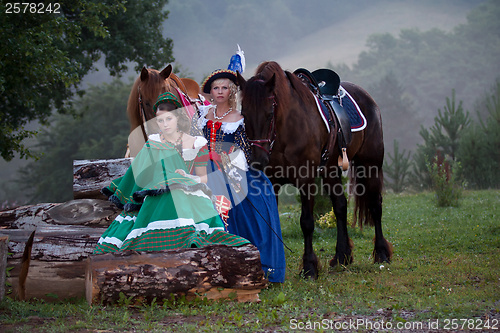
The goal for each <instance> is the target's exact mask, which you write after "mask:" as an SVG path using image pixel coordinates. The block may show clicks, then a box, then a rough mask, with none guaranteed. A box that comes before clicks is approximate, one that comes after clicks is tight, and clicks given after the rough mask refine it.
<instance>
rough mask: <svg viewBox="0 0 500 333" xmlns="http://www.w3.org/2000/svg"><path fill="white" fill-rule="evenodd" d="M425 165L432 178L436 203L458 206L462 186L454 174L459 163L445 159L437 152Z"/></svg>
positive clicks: (441, 205) (456, 172) (442, 205)
mask: <svg viewBox="0 0 500 333" xmlns="http://www.w3.org/2000/svg"><path fill="white" fill-rule="evenodd" d="M427 167H428V170H429V174H430V177H431V180H432V188H433V190H434V191H435V192H436V199H437V200H436V205H437V206H438V207H449V206H453V207H458V205H459V200H460V198H461V196H462V187H461V186H460V185H459V184H458V180H457V176H456V175H457V174H458V171H459V169H460V164H459V163H458V162H453V161H448V160H446V159H445V158H443V157H442V155H441V154H440V153H439V152H438V153H437V154H436V156H435V157H434V159H433V161H432V162H431V163H429V164H428V166H427Z"/></svg>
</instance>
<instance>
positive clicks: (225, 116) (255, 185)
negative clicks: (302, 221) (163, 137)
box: [192, 70, 286, 283]
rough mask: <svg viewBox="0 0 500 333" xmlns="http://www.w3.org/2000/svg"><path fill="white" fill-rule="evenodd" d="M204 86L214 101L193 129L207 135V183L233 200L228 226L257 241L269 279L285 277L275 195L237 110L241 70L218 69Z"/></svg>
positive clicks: (203, 108)
mask: <svg viewBox="0 0 500 333" xmlns="http://www.w3.org/2000/svg"><path fill="white" fill-rule="evenodd" d="M202 90H203V92H204V93H206V94H210V96H211V103H212V105H207V106H201V107H200V108H199V110H198V112H197V114H196V115H195V116H194V117H193V126H192V134H194V135H203V136H204V137H205V138H206V139H207V141H208V148H209V163H208V165H207V175H208V181H207V185H208V186H209V187H210V189H211V190H212V191H213V192H214V194H215V195H224V196H225V197H226V198H228V199H229V201H230V205H231V208H230V210H229V218H228V221H227V224H228V227H227V228H228V232H230V233H233V234H235V235H239V236H241V237H243V238H246V239H248V240H249V241H250V242H251V243H252V244H254V245H255V246H256V247H257V248H258V249H259V252H260V257H261V263H262V269H263V270H264V272H265V274H266V277H267V279H268V280H269V281H270V282H281V283H282V282H284V280H285V270H286V263H285V251H284V244H283V240H282V237H281V226H280V221H279V214H278V207H277V202H276V197H275V195H274V191H273V187H272V184H271V182H270V181H269V179H268V178H267V177H266V176H265V175H264V173H263V172H261V171H259V170H256V169H253V168H251V167H250V166H249V156H250V146H249V144H248V142H247V138H246V134H245V127H244V121H243V116H242V115H241V113H240V112H239V111H238V110H237V99H236V98H237V91H238V87H237V77H236V73H235V72H234V71H232V70H217V71H214V72H213V73H212V74H211V75H210V76H209V77H208V78H207V79H206V80H205V82H204V83H203V86H202Z"/></svg>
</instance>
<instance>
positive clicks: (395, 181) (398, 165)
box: [384, 139, 411, 193]
mask: <svg viewBox="0 0 500 333" xmlns="http://www.w3.org/2000/svg"><path fill="white" fill-rule="evenodd" d="M393 147H394V155H391V154H390V153H388V154H387V158H386V159H385V160H384V175H387V177H388V178H389V182H386V186H388V187H389V188H390V189H391V190H393V191H394V193H401V192H403V191H404V189H405V188H406V187H407V186H408V184H409V175H410V166H411V161H410V155H411V153H410V152H408V154H407V155H406V150H404V149H403V151H402V152H399V142H398V141H397V140H396V139H394V145H393ZM388 159H389V160H390V162H387V160H388Z"/></svg>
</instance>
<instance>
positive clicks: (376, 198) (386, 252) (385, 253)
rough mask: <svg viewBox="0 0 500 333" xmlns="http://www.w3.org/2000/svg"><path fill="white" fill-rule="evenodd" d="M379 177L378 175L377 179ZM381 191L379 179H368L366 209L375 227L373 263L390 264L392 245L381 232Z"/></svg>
mask: <svg viewBox="0 0 500 333" xmlns="http://www.w3.org/2000/svg"><path fill="white" fill-rule="evenodd" d="M380 176H381V175H380V174H379V177H380ZM381 191H382V189H381V186H380V184H379V178H378V177H377V178H376V179H369V180H368V182H367V193H368V209H369V211H370V215H371V218H372V221H373V225H374V227H375V240H374V243H375V247H374V249H373V262H374V263H382V262H391V257H392V244H391V243H389V242H388V241H387V240H386V239H385V238H384V234H383V232H382V193H381Z"/></svg>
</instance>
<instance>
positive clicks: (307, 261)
mask: <svg viewBox="0 0 500 333" xmlns="http://www.w3.org/2000/svg"><path fill="white" fill-rule="evenodd" d="M312 184H314V183H312ZM300 200H301V203H302V212H301V214H300V227H301V229H302V234H303V235H304V254H303V256H302V272H301V273H302V274H303V276H304V277H306V278H312V279H313V280H316V279H317V278H318V258H317V257H316V254H315V253H314V249H313V233H314V218H313V208H314V197H311V194H310V189H307V190H305V191H304V190H302V191H300Z"/></svg>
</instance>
